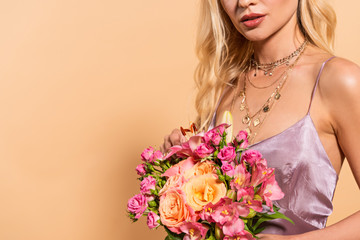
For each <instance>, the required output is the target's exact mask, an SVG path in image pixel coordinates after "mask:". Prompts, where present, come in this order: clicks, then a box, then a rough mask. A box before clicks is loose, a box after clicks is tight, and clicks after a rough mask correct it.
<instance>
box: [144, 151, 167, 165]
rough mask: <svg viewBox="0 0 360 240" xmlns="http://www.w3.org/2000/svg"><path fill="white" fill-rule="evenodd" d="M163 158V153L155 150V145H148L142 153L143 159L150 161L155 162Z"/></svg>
mask: <svg viewBox="0 0 360 240" xmlns="http://www.w3.org/2000/svg"><path fill="white" fill-rule="evenodd" d="M163 158H164V156H163V154H162V153H161V152H160V151H155V150H154V148H153V147H148V148H146V149H145V150H144V151H143V152H142V153H141V160H143V161H144V162H148V163H154V162H155V160H158V159H159V160H162V159H163Z"/></svg>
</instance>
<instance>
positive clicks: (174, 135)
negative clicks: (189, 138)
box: [161, 129, 186, 153]
mask: <svg viewBox="0 0 360 240" xmlns="http://www.w3.org/2000/svg"><path fill="white" fill-rule="evenodd" d="M185 141H186V138H185V137H184V136H183V135H182V133H181V131H180V130H179V129H174V130H173V131H172V132H171V133H170V135H166V136H165V137H164V143H163V145H162V147H161V151H162V152H163V153H166V152H167V151H168V150H169V148H170V147H172V146H174V145H179V144H181V143H183V142H185Z"/></svg>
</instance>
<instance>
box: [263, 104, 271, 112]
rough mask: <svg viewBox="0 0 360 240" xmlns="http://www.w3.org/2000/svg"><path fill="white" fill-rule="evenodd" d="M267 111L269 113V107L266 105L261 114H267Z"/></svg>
mask: <svg viewBox="0 0 360 240" xmlns="http://www.w3.org/2000/svg"><path fill="white" fill-rule="evenodd" d="M268 111H270V107H269V105H266V106H265V107H264V108H263V112H265V113H266V112H268Z"/></svg>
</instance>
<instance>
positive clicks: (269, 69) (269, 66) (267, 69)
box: [250, 40, 308, 77]
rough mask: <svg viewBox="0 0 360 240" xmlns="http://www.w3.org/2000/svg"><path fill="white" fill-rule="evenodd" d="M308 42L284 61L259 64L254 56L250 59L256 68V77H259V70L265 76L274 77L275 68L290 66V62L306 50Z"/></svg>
mask: <svg viewBox="0 0 360 240" xmlns="http://www.w3.org/2000/svg"><path fill="white" fill-rule="evenodd" d="M307 42H308V41H307V40H305V41H304V42H303V43H302V44H301V46H300V47H299V48H298V49H296V50H295V51H294V52H292V53H291V54H290V55H289V56H287V57H284V58H282V59H279V60H276V61H274V62H271V63H258V62H257V61H256V60H255V58H254V55H253V56H252V58H251V59H250V62H251V66H252V67H255V73H254V77H256V76H257V72H258V70H262V71H263V72H264V75H268V73H269V76H272V75H273V72H274V70H275V68H277V67H279V66H282V65H284V64H286V65H287V66H289V65H290V60H291V59H293V58H294V57H296V56H298V55H299V54H300V53H301V52H302V51H303V50H304V48H305V46H306V44H307Z"/></svg>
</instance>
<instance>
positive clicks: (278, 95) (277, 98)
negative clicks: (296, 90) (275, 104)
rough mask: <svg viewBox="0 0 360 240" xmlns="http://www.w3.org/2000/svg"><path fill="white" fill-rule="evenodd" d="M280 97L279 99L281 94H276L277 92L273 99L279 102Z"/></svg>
mask: <svg viewBox="0 0 360 240" xmlns="http://www.w3.org/2000/svg"><path fill="white" fill-rule="evenodd" d="M280 97H281V94H280V93H278V92H277V93H276V94H275V96H274V98H275V99H276V100H279V99H280Z"/></svg>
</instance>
